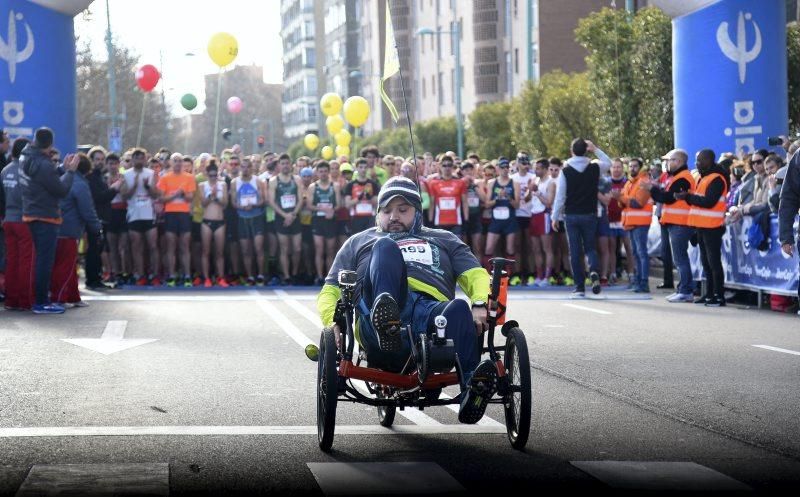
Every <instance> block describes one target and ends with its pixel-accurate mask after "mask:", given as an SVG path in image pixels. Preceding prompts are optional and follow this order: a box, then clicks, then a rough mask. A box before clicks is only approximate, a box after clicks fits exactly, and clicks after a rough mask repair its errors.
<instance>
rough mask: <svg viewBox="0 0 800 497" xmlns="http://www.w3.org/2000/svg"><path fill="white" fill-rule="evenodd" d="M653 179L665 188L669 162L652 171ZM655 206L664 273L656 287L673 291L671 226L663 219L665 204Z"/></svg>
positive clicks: (656, 203)
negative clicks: (659, 230)
mask: <svg viewBox="0 0 800 497" xmlns="http://www.w3.org/2000/svg"><path fill="white" fill-rule="evenodd" d="M651 179H652V180H653V181H656V182H657V183H658V185H659V186H660V187H661V188H665V187H666V185H667V182H668V181H669V180H670V175H669V164H668V163H667V162H664V163H660V162H659V167H657V168H656V167H654V168H653V169H652V173H651ZM647 193H648V195H649V194H650V192H649V191H648V192H647ZM654 200H655V199H654ZM655 205H656V208H655V214H656V217H657V218H658V224H659V227H660V228H661V238H660V240H661V247H660V248H661V264H662V269H663V273H664V276H663V279H664V281H663V282H662V283H661V284H659V285H656V288H657V289H659V290H673V289H674V288H675V280H674V276H673V274H672V272H673V269H674V264H673V263H672V245H671V244H670V243H669V226H667V225H666V224H664V222H663V221H662V217H661V213H662V210H663V209H664V204H663V203H662V202H658V201H656V202H655Z"/></svg>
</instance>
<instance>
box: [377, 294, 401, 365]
mask: <svg viewBox="0 0 800 497" xmlns="http://www.w3.org/2000/svg"><path fill="white" fill-rule="evenodd" d="M378 299H379V300H380V301H379V302H378V303H377V304H376V305H375V307H373V309H372V313H371V316H370V322H371V323H372V327H373V328H375V331H376V332H377V333H378V341H379V342H380V347H381V350H382V351H384V352H399V351H400V348H401V344H402V338H401V336H400V308H399V307H398V306H397V302H395V300H394V299H383V300H381V295H379V296H378Z"/></svg>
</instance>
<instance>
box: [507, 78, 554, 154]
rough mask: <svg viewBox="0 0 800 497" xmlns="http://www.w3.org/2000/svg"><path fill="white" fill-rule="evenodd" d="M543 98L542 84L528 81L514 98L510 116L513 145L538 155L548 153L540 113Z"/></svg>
mask: <svg viewBox="0 0 800 497" xmlns="http://www.w3.org/2000/svg"><path fill="white" fill-rule="evenodd" d="M541 100H542V89H541V86H540V85H539V84H538V83H536V82H534V81H527V82H526V83H525V87H524V88H523V89H522V92H520V94H519V96H518V97H515V98H514V100H512V102H511V112H510V113H509V116H508V120H509V130H510V132H511V145H512V146H515V147H517V148H518V149H520V150H527V151H528V152H530V153H531V154H533V155H537V156H539V155H547V153H548V150H547V145H545V143H544V140H543V139H542V131H541V126H542V120H541V116H540V115H539V110H540V108H541Z"/></svg>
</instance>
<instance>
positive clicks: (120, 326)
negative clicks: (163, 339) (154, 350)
mask: <svg viewBox="0 0 800 497" xmlns="http://www.w3.org/2000/svg"><path fill="white" fill-rule="evenodd" d="M127 326H128V322H127V321H109V322H108V324H107V325H106V329H105V330H103V335H102V336H101V337H100V338H62V339H61V340H63V341H65V342H67V343H71V344H72V345H77V346H78V347H83V348H86V349H89V350H94V351H95V352H100V353H101V354H104V355H111V354H113V353H115V352H121V351H123V350H126V349H130V348H132V347H138V346H139V345H144V344H146V343H150V342H155V341H156V340H158V339H157V338H129V339H127V340H126V339H124V338H122V337H123V335H125V328H126V327H127Z"/></svg>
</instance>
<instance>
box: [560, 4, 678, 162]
mask: <svg viewBox="0 0 800 497" xmlns="http://www.w3.org/2000/svg"><path fill="white" fill-rule="evenodd" d="M628 16H629V14H628V13H627V12H626V11H624V10H622V9H610V8H607V7H606V8H603V9H601V10H600V11H598V12H594V13H593V14H591V15H589V16H588V17H586V18H584V19H581V20H580V21H579V22H578V27H577V28H576V29H575V39H576V40H577V41H578V43H580V44H581V45H582V46H583V47H584V48H586V50H587V51H588V52H589V55H588V56H587V57H586V63H587V66H588V73H589V87H590V91H591V95H592V98H591V99H590V100H589V108H590V109H591V113H592V119H593V121H594V128H595V130H596V132H597V142H598V145H599V146H600V147H602V148H603V149H604V150H606V151H608V152H609V153H610V154H612V155H623V154H635V153H637V152H638V148H639V147H638V143H637V132H636V130H637V127H638V119H637V116H638V100H637V98H636V96H635V95H634V84H633V75H634V74H635V73H636V72H637V69H638V68H637V67H636V66H634V64H633V61H632V52H633V26H632V23H631V22H629V18H628ZM670 74H671V68H670Z"/></svg>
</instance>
